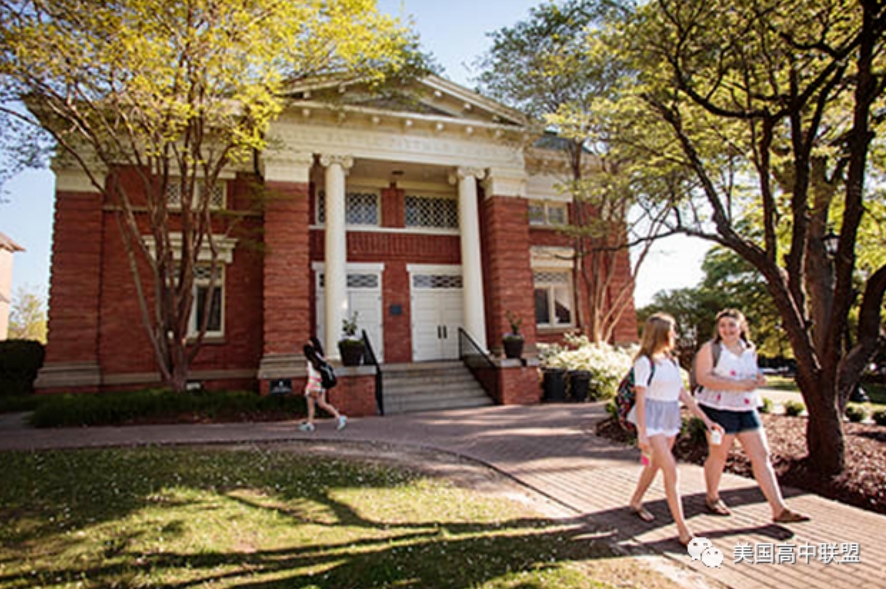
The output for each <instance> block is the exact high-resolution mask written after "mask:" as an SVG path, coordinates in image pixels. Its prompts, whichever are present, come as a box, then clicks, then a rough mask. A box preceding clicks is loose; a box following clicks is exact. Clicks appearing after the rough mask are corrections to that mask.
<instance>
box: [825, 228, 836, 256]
mask: <svg viewBox="0 0 886 589" xmlns="http://www.w3.org/2000/svg"><path fill="white" fill-rule="evenodd" d="M821 242H822V244H824V249H825V251H826V252H827V253H828V255H829V256H830V257H832V258H833V257H834V256H836V255H837V248H838V247H839V245H840V236H839V235H837V234H836V233H834V230H833V229H830V228H829V229H828V232H827V233H825V234H824V236H822V238H821Z"/></svg>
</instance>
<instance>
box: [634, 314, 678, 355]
mask: <svg viewBox="0 0 886 589" xmlns="http://www.w3.org/2000/svg"><path fill="white" fill-rule="evenodd" d="M676 325H677V321H676V319H674V318H673V317H672V316H671V315H668V314H667V313H654V314H652V315H650V316H649V318H648V319H646V324H645V325H644V326H643V339H642V340H641V341H640V351H639V352H637V356H636V357H635V358H634V359H635V360H636V359H637V358H639V357H640V356H646V357H648V358H652V355H653V354H655V353H657V352H659V351H661V350H665V351H666V352H667V353H668V355H671V345H670V344H671V329H672V328H674V327H676Z"/></svg>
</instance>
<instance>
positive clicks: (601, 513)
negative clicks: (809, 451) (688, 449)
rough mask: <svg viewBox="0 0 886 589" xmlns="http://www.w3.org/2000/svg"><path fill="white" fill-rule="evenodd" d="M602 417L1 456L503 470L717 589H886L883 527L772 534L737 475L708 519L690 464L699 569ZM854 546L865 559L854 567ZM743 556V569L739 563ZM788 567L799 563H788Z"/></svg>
mask: <svg viewBox="0 0 886 589" xmlns="http://www.w3.org/2000/svg"><path fill="white" fill-rule="evenodd" d="M605 417H606V416H605V410H604V408H603V404H600V403H595V404H581V405H564V404H549V405H535V406H507V407H486V408H482V409H472V410H458V411H445V412H436V413H422V414H411V415H398V416H391V417H368V418H359V419H352V420H351V422H350V423H349V425H348V427H347V428H346V429H345V430H343V431H341V432H337V431H335V429H334V428H333V424H332V423H331V422H321V423H319V425H318V428H317V431H316V432H315V433H313V434H305V433H302V432H299V431H298V430H297V422H271V423H226V424H208V425H156V426H127V427H94V428H70V429H55V430H36V429H32V428H28V427H25V426H23V425H22V424H21V423H20V417H16V416H6V417H5V418H4V419H3V420H0V450H40V449H49V448H75V447H99V446H118V445H146V444H202V443H238V442H265V441H266V442H274V441H287V440H304V439H314V440H322V441H335V440H342V441H349V442H365V443H384V444H392V445H402V446H404V447H411V448H419V449H430V450H437V451H444V452H449V453H452V454H456V455H459V456H462V457H466V458H469V459H472V460H476V461H479V462H481V463H484V464H486V465H488V466H490V467H492V468H495V469H496V470H498V471H499V472H501V473H503V474H505V475H507V476H509V477H511V478H513V479H514V480H516V481H518V482H519V483H521V484H523V485H525V486H526V487H528V488H529V489H531V490H533V491H535V492H537V493H540V494H542V495H544V496H546V497H548V498H549V499H550V500H551V501H554V502H557V503H558V504H560V505H561V506H563V507H565V508H567V509H569V510H571V511H572V512H573V513H575V514H576V515H578V516H580V517H582V518H584V519H586V520H587V521H589V522H591V523H593V524H594V525H595V526H597V527H602V528H605V529H608V530H609V531H610V532H611V534H612V538H613V541H614V542H617V543H618V544H620V545H622V546H623V547H624V548H626V549H627V550H629V551H633V550H635V549H637V548H638V547H642V548H643V549H645V550H652V551H654V552H657V553H660V554H663V555H665V556H667V557H669V558H671V559H673V560H674V561H675V562H676V563H679V564H681V565H685V566H686V567H689V568H691V569H692V570H694V571H695V572H697V573H698V574H699V575H702V576H703V577H704V578H706V579H708V580H710V581H711V582H712V584H716V583H721V584H723V585H726V586H728V587H735V588H742V589H744V588H752V587H772V588H778V589H789V588H794V587H796V588H798V589H799V588H805V587H820V588H827V589H834V588H839V587H850V586H857V587H864V588H866V589H867V588H872V587H884V588H886V554H884V552H886V516H882V515H878V514H874V513H870V512H866V511H863V510H861V509H857V508H854V507H849V506H846V505H842V504H839V503H836V502H833V501H830V500H827V499H823V498H821V497H818V496H815V495H812V494H809V493H806V492H803V491H798V490H795V489H790V488H785V489H784V493H785V495H786V497H788V502H789V503H790V505H791V507H793V508H795V509H796V510H798V511H802V512H805V513H808V514H810V515H811V516H812V518H813V520H812V521H811V522H807V523H802V524H794V525H791V526H782V525H775V524H772V523H770V520H771V515H770V512H769V508H768V506H767V504H766V502H765V500H764V499H763V496H762V494H761V493H760V491H759V490H758V489H757V487H756V485H755V483H754V482H753V481H751V480H748V479H744V478H741V477H737V476H733V475H729V474H726V475H725V476H724V477H723V484H722V496H723V498H724V500H725V501H726V503H727V504H729V505H730V506H731V507H732V510H733V515H732V517H728V518H722V517H714V516H710V515H708V514H707V513H706V512H705V510H704V480H703V476H702V469H701V467H699V466H695V465H689V464H683V465H681V467H680V477H681V490H682V493H683V500H684V508H685V511H686V515H687V517H688V518H689V523H690V526H691V527H692V529H693V531H694V532H695V533H696V534H697V535H699V536H703V537H706V538H708V539H710V540H711V541H712V542H713V544H714V547H715V548H718V549H719V550H720V551H721V552H722V553H723V556H724V560H723V564H722V565H721V567H720V568H708V567H707V566H706V565H704V564H703V563H702V562H701V561H700V560H695V561H693V560H692V559H691V558H690V556H689V555H687V553H686V551H685V550H684V549H683V548H682V547H681V546H680V545H679V544H678V543H677V542H676V539H675V536H676V529H675V527H674V526H673V523H672V520H671V517H670V514H669V512H668V509H667V505H666V503H665V499H664V491H663V487H662V485H661V477H660V476H659V477H658V479H657V480H656V482H655V483H654V484H653V486H652V488H651V489H650V492H649V494H648V496H647V499H648V502H647V506H648V508H649V509H650V511H652V513H653V514H655V516H656V520H655V522H653V523H651V524H650V523H644V522H641V521H640V520H639V519H638V518H636V517H635V516H633V515H632V514H631V513H630V512H629V511H628V510H627V509H626V507H625V506H626V504H627V501H628V498H629V497H630V495H631V493H632V491H633V487H634V484H635V482H636V480H637V476H638V474H639V470H640V466H639V460H638V458H639V455H638V452H637V451H636V450H635V449H633V448H628V447H624V446H620V445H616V444H613V443H611V442H609V441H608V440H605V439H601V438H598V437H596V436H594V435H593V431H594V425H595V424H596V423H597V422H598V421H599V420H601V419H604V418H605ZM0 462H2V454H0ZM739 545H742V546H744V548H738V547H739ZM745 545H746V546H745ZM853 545H857V547H858V553H857V558H855V559H853V552H852V548H853ZM737 555H738V556H742V557H743V558H742V560H741V561H740V562H738V563H736V562H734V561H735V559H736V556H737ZM804 555H806V556H804ZM791 557H793V563H791V562H790V560H787V561H786V560H784V559H790V558H791ZM807 558H808V563H807ZM852 560H857V561H858V562H850V561H852Z"/></svg>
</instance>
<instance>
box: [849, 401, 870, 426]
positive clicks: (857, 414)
mask: <svg viewBox="0 0 886 589" xmlns="http://www.w3.org/2000/svg"><path fill="white" fill-rule="evenodd" d="M867 416H868V410H867V409H865V408H864V406H863V405H848V406H847V407H846V417H848V418H849V421H852V422H854V423H859V422H861V421H864V420H865V419H866V418H867Z"/></svg>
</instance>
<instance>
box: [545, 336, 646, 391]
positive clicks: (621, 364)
mask: <svg viewBox="0 0 886 589" xmlns="http://www.w3.org/2000/svg"><path fill="white" fill-rule="evenodd" d="M564 339H565V340H566V345H565V346H560V345H558V344H538V348H539V362H540V363H541V366H542V367H543V368H565V369H567V370H587V371H588V372H590V373H591V383H590V387H591V389H592V390H594V391H596V396H597V397H600V398H609V397H614V396H615V391H616V389H617V388H618V383H619V382H620V381H621V379H622V378H623V377H624V375H625V374H627V373H628V370H630V369H631V365H632V364H633V363H634V355H636V353H637V350H638V347H637V346H636V345H632V346H630V347H627V348H619V347H615V346H610V345H609V344H605V343H600V344H594V343H591V342H590V341H589V340H588V338H587V336H584V335H573V334H567V335H566V336H565V338H564Z"/></svg>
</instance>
